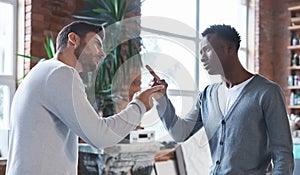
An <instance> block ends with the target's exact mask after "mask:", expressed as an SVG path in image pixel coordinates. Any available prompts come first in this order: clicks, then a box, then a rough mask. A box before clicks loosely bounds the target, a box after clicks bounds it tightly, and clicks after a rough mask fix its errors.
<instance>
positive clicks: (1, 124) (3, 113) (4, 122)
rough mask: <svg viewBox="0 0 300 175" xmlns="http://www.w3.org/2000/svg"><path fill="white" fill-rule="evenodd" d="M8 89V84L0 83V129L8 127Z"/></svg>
mask: <svg viewBox="0 0 300 175" xmlns="http://www.w3.org/2000/svg"><path fill="white" fill-rule="evenodd" d="M9 104H10V91H9V87H8V86H4V85H0V129H8V128H9V125H8V121H9V107H10V105H9Z"/></svg>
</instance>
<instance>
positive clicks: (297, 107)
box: [288, 105, 300, 109]
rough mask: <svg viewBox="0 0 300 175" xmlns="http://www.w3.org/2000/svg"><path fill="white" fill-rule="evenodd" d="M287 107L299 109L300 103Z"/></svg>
mask: <svg viewBox="0 0 300 175" xmlns="http://www.w3.org/2000/svg"><path fill="white" fill-rule="evenodd" d="M288 108H289V109H300V105H297V106H296V105H295V106H288Z"/></svg>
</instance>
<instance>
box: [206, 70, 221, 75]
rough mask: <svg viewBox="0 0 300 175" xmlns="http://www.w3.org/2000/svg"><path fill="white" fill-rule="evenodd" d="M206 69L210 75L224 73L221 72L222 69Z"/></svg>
mask: <svg viewBox="0 0 300 175" xmlns="http://www.w3.org/2000/svg"><path fill="white" fill-rule="evenodd" d="M206 71H207V73H208V74H209V75H221V74H222V73H220V71H217V70H213V69H206Z"/></svg>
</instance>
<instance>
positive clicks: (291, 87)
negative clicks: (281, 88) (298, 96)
mask: <svg viewBox="0 0 300 175" xmlns="http://www.w3.org/2000/svg"><path fill="white" fill-rule="evenodd" d="M288 89H291V90H292V89H300V86H288Z"/></svg>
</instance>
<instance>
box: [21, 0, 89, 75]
mask: <svg viewBox="0 0 300 175" xmlns="http://www.w3.org/2000/svg"><path fill="white" fill-rule="evenodd" d="M81 7H83V1H82V0H26V1H25V43H24V44H25V54H26V55H32V56H36V57H39V58H43V57H47V54H46V52H45V49H44V41H45V37H46V36H48V35H50V34H51V33H52V34H53V37H54V38H56V36H57V34H58V32H59V31H60V29H61V28H62V27H63V26H65V25H66V24H68V23H70V22H71V21H74V18H73V17H72V14H73V13H74V12H75V11H77V10H79V9H81ZM34 65H35V62H33V61H31V62H30V61H28V60H27V61H26V64H25V72H28V71H29V70H30V68H32V67H33V66H34Z"/></svg>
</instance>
